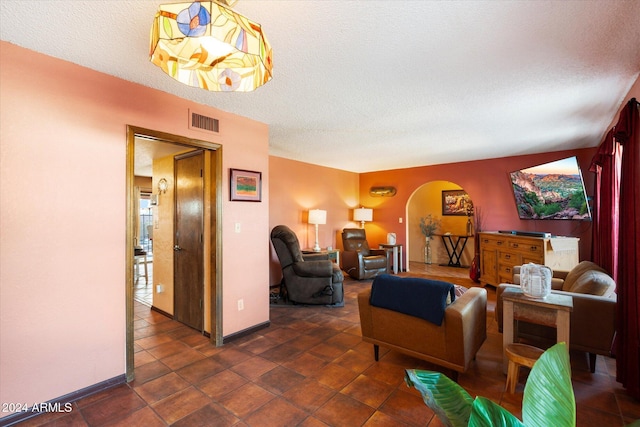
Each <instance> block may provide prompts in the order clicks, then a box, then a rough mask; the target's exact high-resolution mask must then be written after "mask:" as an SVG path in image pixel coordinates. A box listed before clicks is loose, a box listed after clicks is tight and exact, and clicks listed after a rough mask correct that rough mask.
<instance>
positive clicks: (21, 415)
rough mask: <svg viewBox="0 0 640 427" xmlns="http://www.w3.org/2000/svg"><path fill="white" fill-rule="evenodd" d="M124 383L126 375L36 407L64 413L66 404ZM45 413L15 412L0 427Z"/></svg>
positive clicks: (4, 418) (2, 420)
mask: <svg viewBox="0 0 640 427" xmlns="http://www.w3.org/2000/svg"><path fill="white" fill-rule="evenodd" d="M126 383H127V377H126V375H125V374H122V375H118V376H117V377H113V378H111V379H109V380H105V381H102V382H99V383H97V384H94V385H90V386H89V387H85V388H83V389H80V390H77V391H74V392H71V393H69V394H65V395H64V396H61V397H58V398H56V399H53V400H49V401H48V402H45V403H43V404H38V405H37V406H40V405H41V406H42V407H45V408H48V409H53V410H59V411H61V412H65V406H66V404H68V403H73V402H76V401H78V400H80V399H84V398H85V397H88V396H91V395H92V394H96V393H100V392H102V391H105V390H108V389H110V388H113V387H116V386H119V385H121V384H126ZM45 411H46V410H45ZM45 411H43V410H42V409H37V408H35V407H31V408H28V409H27V410H25V411H23V412H16V413H13V414H11V415H7V416H6V417H2V418H0V427H9V426H13V425H16V424H18V423H21V422H24V421H26V420H28V419H31V418H34V417H37V416H38V415H40V414H43V413H45Z"/></svg>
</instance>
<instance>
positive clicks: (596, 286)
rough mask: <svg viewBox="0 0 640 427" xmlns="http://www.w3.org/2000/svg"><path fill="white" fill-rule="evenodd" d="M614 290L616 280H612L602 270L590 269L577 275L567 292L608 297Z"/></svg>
mask: <svg viewBox="0 0 640 427" xmlns="http://www.w3.org/2000/svg"><path fill="white" fill-rule="evenodd" d="M615 290H616V282H614V281H613V279H612V278H611V276H609V275H608V274H607V273H603V272H602V271H597V270H591V271H586V272H584V273H583V274H582V275H581V276H580V277H578V280H576V281H575V282H574V283H573V286H572V287H571V289H570V290H569V292H574V293H577V294H589V295H599V296H603V297H606V298H608V297H610V296H611V294H613V292H614V291H615Z"/></svg>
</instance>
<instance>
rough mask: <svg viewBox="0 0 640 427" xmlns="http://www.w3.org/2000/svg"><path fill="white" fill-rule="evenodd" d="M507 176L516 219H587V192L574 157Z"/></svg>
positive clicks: (589, 213) (588, 218)
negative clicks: (516, 215) (514, 203)
mask: <svg viewBox="0 0 640 427" xmlns="http://www.w3.org/2000/svg"><path fill="white" fill-rule="evenodd" d="M509 175H510V177H511V185H512V187H513V194H514V196H515V200H516V206H517V207H518V216H519V217H520V219H552V220H553V219H569V220H572V219H573V220H591V211H590V210H589V203H588V201H587V192H586V190H585V187H584V181H583V179H582V173H581V172H580V167H579V166H578V159H577V158H576V157H575V156H574V157H569V158H566V159H562V160H557V161H554V162H550V163H545V164H542V165H537V166H532V167H529V168H526V169H520V170H517V171H514V172H511V173H510V174H509Z"/></svg>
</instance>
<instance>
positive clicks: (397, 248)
mask: <svg viewBox="0 0 640 427" xmlns="http://www.w3.org/2000/svg"><path fill="white" fill-rule="evenodd" d="M378 247H379V248H380V249H392V250H393V274H398V270H400V271H402V266H403V265H404V262H403V260H402V245H392V244H389V243H380V244H379V245H378ZM398 254H400V263H399V264H398Z"/></svg>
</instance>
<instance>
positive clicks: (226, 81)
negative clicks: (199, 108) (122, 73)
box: [149, 0, 273, 92]
mask: <svg viewBox="0 0 640 427" xmlns="http://www.w3.org/2000/svg"><path fill="white" fill-rule="evenodd" d="M233 3H235V0H227V1H219V2H216V1H201V2H192V3H172V4H163V5H160V6H159V10H158V13H157V14H156V17H155V19H154V21H153V26H152V28H151V48H150V53H149V56H150V60H151V62H153V63H154V64H155V65H157V66H158V67H160V68H161V69H162V71H164V72H165V73H167V74H168V75H169V76H171V77H173V78H174V79H176V80H178V81H179V82H181V83H184V84H186V85H189V86H193V87H198V88H202V89H206V90H210V91H216V92H217V91H220V92H222V91H236V92H249V91H252V90H255V89H256V88H258V87H260V86H262V85H263V84H265V83H266V82H268V81H269V80H271V76H272V70H273V63H272V51H271V46H270V45H269V42H268V41H267V39H266V38H265V37H264V34H262V27H261V26H260V24H257V23H255V22H253V21H251V20H249V19H248V18H246V17H244V16H242V15H240V14H239V13H237V12H234V11H233V10H232V9H231V8H230V7H229V6H230V5H231V4H233Z"/></svg>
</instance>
